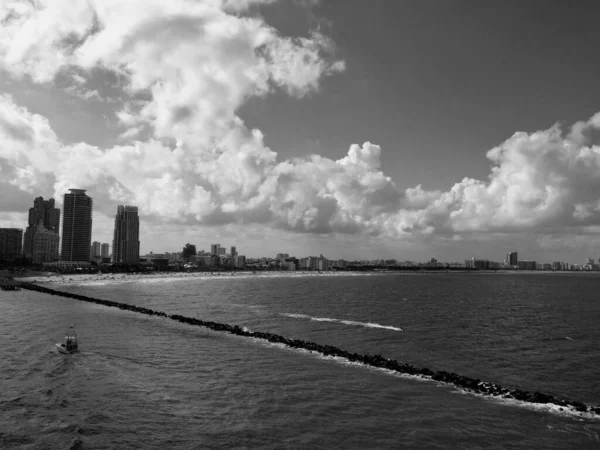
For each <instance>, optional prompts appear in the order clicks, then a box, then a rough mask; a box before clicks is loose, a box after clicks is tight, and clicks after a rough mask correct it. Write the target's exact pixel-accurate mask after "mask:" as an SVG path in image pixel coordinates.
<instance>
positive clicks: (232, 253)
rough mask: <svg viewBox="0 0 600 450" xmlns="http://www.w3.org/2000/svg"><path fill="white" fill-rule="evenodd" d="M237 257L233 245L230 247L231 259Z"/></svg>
mask: <svg viewBox="0 0 600 450" xmlns="http://www.w3.org/2000/svg"><path fill="white" fill-rule="evenodd" d="M236 256H237V248H236V247H235V245H232V246H231V257H232V258H235V257H236Z"/></svg>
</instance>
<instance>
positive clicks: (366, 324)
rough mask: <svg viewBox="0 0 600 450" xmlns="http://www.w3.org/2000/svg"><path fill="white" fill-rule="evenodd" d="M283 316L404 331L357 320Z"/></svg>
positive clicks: (296, 315) (285, 314) (294, 315)
mask: <svg viewBox="0 0 600 450" xmlns="http://www.w3.org/2000/svg"><path fill="white" fill-rule="evenodd" d="M281 315H282V316H285V317H291V318H292V319H307V320H312V321H314V322H332V323H342V324H344V325H353V326H359V327H364V328H381V329H384V330H392V331H404V330H403V329H402V328H400V327H394V326H391V325H381V324H379V323H372V322H359V321H357V320H343V319H333V318H330V317H312V316H309V315H306V314H293V313H281Z"/></svg>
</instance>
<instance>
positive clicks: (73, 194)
mask: <svg viewBox="0 0 600 450" xmlns="http://www.w3.org/2000/svg"><path fill="white" fill-rule="evenodd" d="M69 191H70V193H68V194H65V196H64V201H63V226H62V246H61V252H60V259H61V261H78V262H89V261H90V250H91V244H92V211H93V200H92V198H91V197H89V196H88V195H86V193H85V189H69Z"/></svg>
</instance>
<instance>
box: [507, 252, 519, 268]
mask: <svg viewBox="0 0 600 450" xmlns="http://www.w3.org/2000/svg"><path fill="white" fill-rule="evenodd" d="M507 256H508V258H507V259H508V265H509V266H517V265H518V264H519V257H518V254H517V252H510V253H509V254H508V255H507Z"/></svg>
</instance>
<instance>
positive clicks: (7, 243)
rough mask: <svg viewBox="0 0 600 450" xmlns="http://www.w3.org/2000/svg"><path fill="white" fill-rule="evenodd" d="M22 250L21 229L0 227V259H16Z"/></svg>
mask: <svg viewBox="0 0 600 450" xmlns="http://www.w3.org/2000/svg"><path fill="white" fill-rule="evenodd" d="M22 252H23V230H22V229H20V228H0V260H3V261H16V260H17V259H19V258H20V257H21V256H22Z"/></svg>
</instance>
